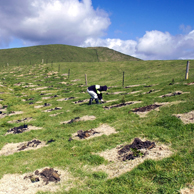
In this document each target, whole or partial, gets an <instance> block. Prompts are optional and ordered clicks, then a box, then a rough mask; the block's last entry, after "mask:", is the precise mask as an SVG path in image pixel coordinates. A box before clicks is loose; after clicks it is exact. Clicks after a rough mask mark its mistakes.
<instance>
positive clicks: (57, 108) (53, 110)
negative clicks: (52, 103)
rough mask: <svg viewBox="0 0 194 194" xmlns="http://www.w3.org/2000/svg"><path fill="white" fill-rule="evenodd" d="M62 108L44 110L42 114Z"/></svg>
mask: <svg viewBox="0 0 194 194" xmlns="http://www.w3.org/2000/svg"><path fill="white" fill-rule="evenodd" d="M61 109H62V107H55V108H51V109H48V110H44V111H43V112H51V111H54V110H61Z"/></svg>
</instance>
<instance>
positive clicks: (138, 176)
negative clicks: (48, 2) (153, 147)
mask: <svg viewBox="0 0 194 194" xmlns="http://www.w3.org/2000/svg"><path fill="white" fill-rule="evenodd" d="M88 50H89V49H88ZM186 64H187V61H186V60H172V61H116V62H95V61H94V62H57V63H56V62H53V63H47V64H41V62H40V63H37V64H29V63H28V62H26V64H22V65H19V64H16V65H10V66H5V65H2V66H1V67H0V92H1V93H0V99H3V100H2V101H0V104H1V105H2V106H5V105H7V109H6V113H11V112H12V111H23V112H24V113H23V114H21V115H14V116H6V117H4V118H1V119H0V149H2V148H3V146H4V145H6V144H8V143H19V142H24V141H31V140H32V139H35V138H36V139H39V140H41V141H49V140H50V139H53V140H55V142H52V143H50V144H48V146H47V147H43V148H40V149H37V150H29V151H22V152H18V153H14V154H12V155H8V156H4V155H2V156H0V169H1V170H0V179H1V178H2V177H3V176H4V175H5V174H16V173H19V174H21V173H26V172H33V171H35V170H36V169H40V168H43V167H46V166H49V167H52V168H55V167H58V168H60V169H64V170H65V169H68V171H69V172H70V173H71V175H72V176H73V177H74V178H75V181H73V185H74V186H73V187H72V188H71V189H70V190H69V191H65V188H66V186H65V185H64V186H63V187H62V188H61V190H60V191H58V192H57V193H69V194H78V193H79V194H80V193H83V194H86V193H87V194H92V193H95V194H97V193H99V194H100V193H106V194H107V193H110V194H112V193H123V194H124V193H129V194H136V193H138V194H139V193H142V194H144V193H170V194H172V193H180V189H182V188H184V187H188V186H190V185H192V184H193V179H194V139H193V137H194V124H184V123H183V122H182V121H181V120H180V119H179V118H177V117H175V116H173V114H179V113H187V112H190V111H192V110H194V85H188V84H187V83H191V82H194V61H193V60H191V61H190V69H189V79H188V80H185V70H186ZM54 72H55V73H54ZM51 73H53V74H52V75H51ZM86 77H87V84H88V86H90V85H93V84H99V85H107V86H108V87H111V88H110V89H109V90H108V91H107V92H104V94H103V99H104V100H105V101H107V100H116V101H113V102H109V103H106V106H111V105H114V104H119V103H122V102H127V101H141V103H138V104H132V105H129V106H125V107H122V108H112V109H110V110H105V109H104V108H103V106H105V104H100V105H96V104H95V103H94V104H92V105H91V106H89V105H88V103H87V102H85V103H80V104H74V103H73V102H75V101H78V100H84V99H89V95H88V94H87V93H85V92H86V89H87V87H88V86H86V85H85V84H86V79H85V78H86ZM62 82H66V84H62ZM16 84H18V85H19V84H21V85H20V86H17V85H16ZM32 84H33V85H36V87H29V86H30V85H32ZM132 85H136V86H134V87H127V86H132ZM45 86H47V87H48V88H45V89H41V90H32V89H33V88H38V87H45ZM146 86H147V87H146ZM125 87H127V88H125ZM151 90H152V91H157V92H150V93H149V91H151ZM119 91H120V92H123V94H122V93H120V94H112V93H114V92H119ZM134 91H138V92H137V93H134V94H127V93H130V92H134ZM175 91H182V92H189V93H185V94H181V95H175V96H171V97H164V98H160V97H159V96H161V95H165V94H168V93H173V92H175ZM41 93H52V94H51V95H40V94H41ZM107 93H109V94H107ZM54 95H57V96H58V97H53V98H51V99H45V100H44V99H42V97H45V96H54ZM69 97H75V98H74V99H71V100H67V101H57V99H61V98H69ZM22 99H24V100H26V101H22ZM29 99H31V100H29ZM37 101H42V103H40V104H38V103H36V102H37ZM174 101H182V102H181V103H177V104H174V105H171V106H162V107H160V109H159V111H155V110H153V111H150V112H149V113H148V115H147V117H145V118H140V117H139V116H138V115H137V114H135V113H133V112H131V110H132V109H134V108H138V107H143V106H147V105H151V104H154V103H155V102H174ZM30 102H32V103H34V104H29V103H30ZM44 103H50V104H52V106H50V107H43V108H38V109H36V108H34V106H36V105H42V104H44ZM54 107H62V109H61V110H55V111H52V112H49V113H45V112H42V110H47V109H50V108H54ZM58 112H62V114H59V115H57V116H55V117H50V116H49V115H50V114H54V113H58ZM85 115H94V116H95V117H96V119H95V120H92V121H90V120H89V121H80V122H76V123H71V124H60V122H63V121H67V120H71V119H73V118H75V117H82V116H85ZM24 117H33V119H34V120H32V121H30V122H29V123H28V124H30V125H34V126H37V127H42V129H40V130H31V131H29V132H25V133H21V134H9V135H6V136H5V133H6V132H7V130H9V129H10V128H13V127H16V126H19V125H21V123H8V121H12V120H18V119H22V118H24ZM101 124H108V125H109V126H111V127H114V128H115V129H116V131H117V132H118V133H116V134H112V135H109V136H106V135H102V136H100V137H95V138H92V139H88V140H83V141H78V140H73V141H68V140H69V138H70V137H71V136H72V134H73V133H76V132H77V131H78V130H90V129H94V128H97V127H98V126H100V125H101ZM136 137H140V138H146V139H149V140H150V141H155V142H156V144H157V143H158V142H159V143H162V144H165V145H167V146H169V147H170V149H171V150H172V151H173V154H172V155H171V156H170V157H168V158H164V159H162V160H145V161H144V162H143V163H142V164H140V165H138V166H137V167H135V168H134V169H133V170H132V171H129V172H126V173H124V174H122V175H121V176H119V177H116V178H113V179H108V178H107V177H108V175H107V174H106V173H105V172H104V171H98V172H94V171H92V170H90V169H92V168H93V167H97V166H99V165H101V164H105V165H108V163H109V162H108V161H107V160H105V159H104V158H103V157H101V156H99V155H96V154H95V153H99V152H102V151H105V150H107V149H112V148H115V147H116V146H117V145H121V144H126V143H130V142H132V141H133V139H134V138H136ZM86 169H88V170H86ZM39 193H48V192H39Z"/></svg>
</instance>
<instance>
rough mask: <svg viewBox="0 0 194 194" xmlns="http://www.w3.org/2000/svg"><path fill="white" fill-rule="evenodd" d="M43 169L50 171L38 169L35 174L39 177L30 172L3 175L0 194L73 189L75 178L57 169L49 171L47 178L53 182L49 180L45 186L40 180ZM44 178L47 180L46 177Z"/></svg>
mask: <svg viewBox="0 0 194 194" xmlns="http://www.w3.org/2000/svg"><path fill="white" fill-rule="evenodd" d="M45 168H47V169H50V167H44V168H42V169H38V170H37V171H35V172H36V173H37V174H38V173H39V175H36V174H35V172H30V173H25V174H5V175H3V177H2V179H1V180H0V185H1V187H0V193H2V194H3V193H6V194H13V193H14V194H21V193H22V194H35V193H37V192H48V193H53V192H57V191H60V190H61V189H62V188H63V192H64V191H68V190H69V189H70V188H72V187H74V184H75V178H74V177H73V176H72V175H71V174H70V173H69V172H68V170H61V169H57V168H54V169H53V171H51V170H50V172H51V173H52V174H51V176H49V177H52V178H51V179H52V180H53V181H52V180H49V181H48V183H49V184H46V182H45V181H43V178H41V176H43V177H45V172H44V169H45ZM47 171H48V170H47ZM40 173H43V174H44V175H43V174H42V175H40ZM55 173H56V174H55ZM31 175H32V176H33V177H35V178H36V179H33V178H32V180H31V179H30V178H28V177H29V176H31ZM24 177H25V179H24ZM38 178H39V181H38ZM46 178H47V179H48V177H46ZM59 178H60V181H59ZM49 179H50V178H49ZM45 180H46V179H45ZM76 181H77V180H76ZM56 182H57V183H56ZM61 192H62V191H61Z"/></svg>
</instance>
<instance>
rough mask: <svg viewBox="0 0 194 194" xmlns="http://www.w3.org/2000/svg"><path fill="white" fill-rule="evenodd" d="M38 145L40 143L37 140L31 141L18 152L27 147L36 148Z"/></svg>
mask: <svg viewBox="0 0 194 194" xmlns="http://www.w3.org/2000/svg"><path fill="white" fill-rule="evenodd" d="M39 144H41V141H39V140H32V141H29V142H27V143H26V144H24V145H22V146H21V147H20V148H19V149H18V150H19V151H21V150H25V149H26V148H28V147H37V146H38V145H39Z"/></svg>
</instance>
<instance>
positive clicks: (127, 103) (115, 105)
mask: <svg viewBox="0 0 194 194" xmlns="http://www.w3.org/2000/svg"><path fill="white" fill-rule="evenodd" d="M135 103H141V101H130V102H125V103H121V104H114V105H111V106H103V108H104V109H105V110H109V109H111V108H121V107H123V106H127V105H131V104H135Z"/></svg>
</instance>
